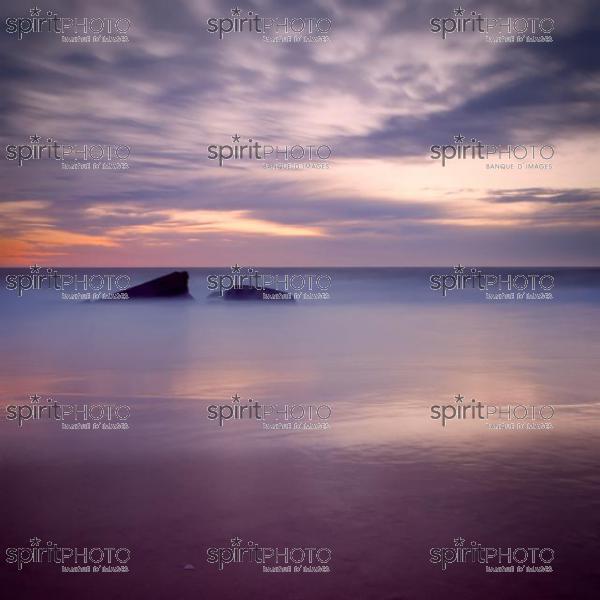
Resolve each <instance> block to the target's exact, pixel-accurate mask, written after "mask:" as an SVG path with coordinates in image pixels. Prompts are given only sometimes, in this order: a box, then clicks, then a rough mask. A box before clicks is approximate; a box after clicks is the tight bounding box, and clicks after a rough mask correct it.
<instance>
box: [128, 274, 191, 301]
mask: <svg viewBox="0 0 600 600" xmlns="http://www.w3.org/2000/svg"><path fill="white" fill-rule="evenodd" d="M189 278H190V276H189V274H188V272H187V271H173V273H169V274H168V275H163V276H162V277H157V278H156V279H152V280H151V281H146V283H140V285H134V286H133V287H130V288H127V289H126V290H123V292H122V293H126V294H127V295H128V296H129V298H131V299H137V298H191V297H192V296H191V295H190V291H189V289H188V280H189Z"/></svg>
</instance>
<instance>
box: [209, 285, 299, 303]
mask: <svg viewBox="0 0 600 600" xmlns="http://www.w3.org/2000/svg"><path fill="white" fill-rule="evenodd" d="M209 297H211V298H222V299H223V300H241V301H244V300H245V301H257V300H258V301H261V302H262V301H270V302H295V300H294V297H293V296H292V294H291V293H290V292H282V291H281V290H276V289H274V288H268V287H265V288H257V287H255V286H253V285H243V286H241V287H234V288H231V289H229V290H225V291H224V292H223V293H222V294H221V293H219V292H213V293H212V294H210V295H209Z"/></svg>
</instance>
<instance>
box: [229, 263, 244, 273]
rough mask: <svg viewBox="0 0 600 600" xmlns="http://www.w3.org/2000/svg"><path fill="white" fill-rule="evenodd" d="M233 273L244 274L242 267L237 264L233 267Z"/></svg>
mask: <svg viewBox="0 0 600 600" xmlns="http://www.w3.org/2000/svg"><path fill="white" fill-rule="evenodd" d="M231 272H232V273H241V272H242V267H240V265H238V264H237V263H235V265H234V266H233V267H231Z"/></svg>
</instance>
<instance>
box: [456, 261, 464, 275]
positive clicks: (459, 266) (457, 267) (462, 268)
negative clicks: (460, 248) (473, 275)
mask: <svg viewBox="0 0 600 600" xmlns="http://www.w3.org/2000/svg"><path fill="white" fill-rule="evenodd" d="M464 270H465V268H464V267H463V266H462V265H461V264H460V263H458V265H456V267H454V272H455V273H462V272H463V271H464Z"/></svg>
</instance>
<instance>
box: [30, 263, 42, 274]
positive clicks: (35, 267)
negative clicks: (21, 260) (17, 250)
mask: <svg viewBox="0 0 600 600" xmlns="http://www.w3.org/2000/svg"><path fill="white" fill-rule="evenodd" d="M29 270H30V271H31V272H32V273H39V272H40V266H39V265H31V266H30V267H29Z"/></svg>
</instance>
